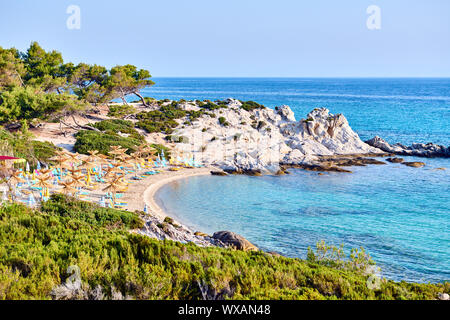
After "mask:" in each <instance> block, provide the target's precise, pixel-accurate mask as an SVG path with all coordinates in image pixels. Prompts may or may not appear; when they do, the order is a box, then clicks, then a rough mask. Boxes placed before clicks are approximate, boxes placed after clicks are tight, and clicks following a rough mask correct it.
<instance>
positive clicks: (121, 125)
mask: <svg viewBox="0 0 450 320" xmlns="http://www.w3.org/2000/svg"><path fill="white" fill-rule="evenodd" d="M92 126H93V127H95V128H97V129H98V130H100V132H97V131H91V130H80V131H78V132H77V133H76V134H75V137H76V142H75V146H74V149H75V151H76V152H79V153H83V154H89V151H90V150H97V151H99V152H100V153H102V154H104V155H107V154H108V152H109V151H110V149H111V146H121V147H123V148H126V149H129V151H128V153H131V152H133V151H135V150H136V147H137V146H139V145H141V144H142V143H144V142H145V138H144V136H142V135H141V134H140V133H139V132H138V131H137V130H136V129H135V128H134V123H133V122H131V121H127V120H120V119H111V120H104V121H100V122H97V123H95V124H94V125H92ZM150 146H151V147H153V148H154V149H155V150H156V151H157V152H158V153H161V152H162V151H164V153H165V154H166V155H169V154H170V152H169V149H168V148H167V147H165V146H162V145H159V144H151V145H150Z"/></svg>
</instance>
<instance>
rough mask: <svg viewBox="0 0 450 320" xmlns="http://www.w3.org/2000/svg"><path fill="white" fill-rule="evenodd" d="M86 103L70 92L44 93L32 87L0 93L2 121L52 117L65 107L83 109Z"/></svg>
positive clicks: (0, 117)
mask: <svg viewBox="0 0 450 320" xmlns="http://www.w3.org/2000/svg"><path fill="white" fill-rule="evenodd" d="M84 107H85V103H83V102H81V101H79V100H78V99H77V98H76V96H74V95H70V94H66V93H64V94H57V93H44V92H41V91H40V90H38V89H36V88H32V87H26V88H24V87H14V88H13V89H11V90H10V91H4V92H2V93H1V94H0V123H5V122H12V121H17V120H21V119H26V120H31V119H34V118H39V119H44V120H47V119H50V118H51V116H53V115H54V114H55V113H58V112H59V111H61V110H63V109H65V108H66V109H73V110H75V109H83V108H84Z"/></svg>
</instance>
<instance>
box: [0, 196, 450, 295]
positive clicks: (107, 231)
mask: <svg viewBox="0 0 450 320" xmlns="http://www.w3.org/2000/svg"><path fill="white" fill-rule="evenodd" d="M140 225H142V224H141V222H139V220H138V218H137V216H136V215H133V214H131V213H129V212H123V211H119V210H114V209H103V208H99V207H98V206H96V205H93V204H83V203H81V202H80V201H76V200H73V199H70V198H65V197H62V196H53V197H52V199H51V200H50V201H49V202H48V203H45V204H44V205H43V208H42V210H41V211H39V210H32V209H29V208H27V207H25V206H23V205H17V204H14V205H8V206H2V207H0V299H50V298H51V291H52V289H54V288H55V287H56V286H57V285H59V284H61V283H62V282H64V281H65V279H66V278H67V276H68V275H67V274H66V270H67V268H68V266H72V265H76V266H78V267H79V269H80V275H81V281H82V283H83V287H82V288H83V290H84V291H86V292H89V291H92V289H94V288H95V287H97V286H100V287H101V288H102V289H103V292H104V294H105V295H106V298H111V292H112V290H113V288H114V289H115V291H117V292H120V293H121V294H122V296H124V297H125V296H129V297H130V298H133V299H183V300H197V299H201V297H202V294H201V289H200V286H202V289H203V290H206V291H208V292H210V293H211V294H212V295H214V294H217V296H218V297H219V298H231V299H436V297H437V295H438V293H439V292H449V291H450V284H449V283H445V284H415V283H407V282H394V281H389V280H382V281H381V283H380V288H379V289H378V290H371V289H369V288H368V287H367V279H368V277H367V276H365V275H363V274H361V273H360V272H356V271H353V270H347V269H336V268H332V267H330V266H326V265H323V264H321V263H318V262H308V261H303V260H299V259H291V258H285V257H282V256H275V255H271V254H268V253H265V252H262V251H259V252H243V251H236V250H231V249H223V248H217V247H205V248H202V247H198V246H196V245H194V244H192V243H190V244H181V243H178V242H172V241H158V240H155V239H151V238H148V237H145V236H142V235H137V234H132V233H130V232H128V231H126V230H125V228H126V227H128V226H130V227H136V226H140ZM166 226H167V223H161V224H160V227H162V228H166Z"/></svg>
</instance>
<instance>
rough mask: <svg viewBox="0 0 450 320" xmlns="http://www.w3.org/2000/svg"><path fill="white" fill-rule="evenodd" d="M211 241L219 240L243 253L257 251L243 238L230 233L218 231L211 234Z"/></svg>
mask: <svg viewBox="0 0 450 320" xmlns="http://www.w3.org/2000/svg"><path fill="white" fill-rule="evenodd" d="M213 239H216V240H219V241H221V242H222V243H224V244H225V245H227V246H229V247H233V248H235V249H237V250H243V251H258V248H257V247H256V246H255V245H253V244H252V243H251V242H250V241H248V240H247V239H245V238H244V237H242V236H240V235H238V234H236V233H234V232H231V231H219V232H216V233H214V234H213Z"/></svg>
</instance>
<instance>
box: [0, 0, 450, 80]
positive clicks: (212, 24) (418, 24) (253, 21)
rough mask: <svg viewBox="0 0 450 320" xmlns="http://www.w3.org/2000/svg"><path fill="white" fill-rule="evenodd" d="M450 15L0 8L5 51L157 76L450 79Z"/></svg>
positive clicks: (181, 1) (182, 0)
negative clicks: (371, 21)
mask: <svg viewBox="0 0 450 320" xmlns="http://www.w3.org/2000/svg"><path fill="white" fill-rule="evenodd" d="M70 5H76V6H78V7H79V8H80V19H79V21H80V29H69V28H68V27H67V20H68V18H69V17H70V16H71V14H68V13H67V12H66V11H67V8H68V7H69V6H70ZM371 5H376V6H378V8H379V9H380V17H381V19H380V22H381V23H380V25H379V26H380V29H375V30H369V29H368V27H367V23H366V22H367V20H368V18H369V16H371V14H368V13H367V9H368V7H369V6H371ZM449 13H450V1H448V0H432V1H426V0H340V1H336V0H314V1H312V0H311V1H299V0H278V1H273V0H270V1H267V0H226V1H225V0H223V1H216V0H190V1H188V0H164V1H161V0H158V1H154V0H141V1H138V0H127V1H111V0H110V1H106V0H95V1H93V0H89V1H85V0H70V1H66V0H40V1H35V0H14V1H6V0H0V46H2V47H4V48H9V47H15V48H17V49H19V50H23V51H24V50H26V48H27V47H28V46H29V45H30V43H31V42H32V41H38V42H39V43H40V44H41V45H42V46H43V47H44V48H45V49H47V50H49V49H55V50H58V51H60V52H62V53H63V57H64V59H65V61H71V62H74V63H78V62H87V63H92V64H94V63H96V64H100V65H105V66H107V67H112V66H115V65H121V64H128V63H129V64H134V65H136V66H138V67H140V68H145V69H148V70H150V72H151V73H152V75H153V76H154V77H450V19H449ZM71 21H73V20H71Z"/></svg>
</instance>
